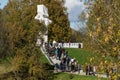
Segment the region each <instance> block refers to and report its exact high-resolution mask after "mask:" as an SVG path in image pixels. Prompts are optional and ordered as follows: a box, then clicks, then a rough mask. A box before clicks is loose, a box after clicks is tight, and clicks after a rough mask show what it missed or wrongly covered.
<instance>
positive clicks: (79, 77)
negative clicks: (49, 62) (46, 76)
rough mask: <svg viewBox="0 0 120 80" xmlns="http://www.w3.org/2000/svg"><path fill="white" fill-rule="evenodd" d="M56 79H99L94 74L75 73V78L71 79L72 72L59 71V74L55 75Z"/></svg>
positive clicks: (102, 79) (103, 79)
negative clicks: (82, 74)
mask: <svg viewBox="0 0 120 80" xmlns="http://www.w3.org/2000/svg"><path fill="white" fill-rule="evenodd" d="M54 80H98V78H97V77H94V76H81V75H73V78H72V79H70V74H67V73H58V74H56V75H55V79H54ZM100 80H106V79H105V78H101V79H100Z"/></svg>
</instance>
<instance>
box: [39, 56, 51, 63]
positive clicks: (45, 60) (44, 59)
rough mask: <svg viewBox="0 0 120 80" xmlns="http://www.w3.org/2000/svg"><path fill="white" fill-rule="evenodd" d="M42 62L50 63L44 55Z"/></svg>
mask: <svg viewBox="0 0 120 80" xmlns="http://www.w3.org/2000/svg"><path fill="white" fill-rule="evenodd" d="M40 60H41V61H42V63H49V61H48V60H47V58H46V57H45V56H44V54H41V58H40Z"/></svg>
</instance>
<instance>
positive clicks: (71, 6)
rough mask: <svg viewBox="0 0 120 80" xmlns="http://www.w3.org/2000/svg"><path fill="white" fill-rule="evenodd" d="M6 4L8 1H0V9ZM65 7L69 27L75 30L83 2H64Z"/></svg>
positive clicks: (73, 0) (68, 0) (71, 0)
mask: <svg viewBox="0 0 120 80" xmlns="http://www.w3.org/2000/svg"><path fill="white" fill-rule="evenodd" d="M83 1H84V0H83ZM7 2H8V0H0V8H1V9H2V8H3V7H4V6H5V5H6V4H7ZM65 6H66V7H67V9H68V10H67V11H68V16H69V21H70V26H71V28H73V29H76V30H77V26H76V22H77V21H78V16H79V15H80V13H81V11H82V10H83V9H84V5H83V2H80V0H66V3H65Z"/></svg>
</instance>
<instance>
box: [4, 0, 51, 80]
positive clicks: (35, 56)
mask: <svg viewBox="0 0 120 80" xmlns="http://www.w3.org/2000/svg"><path fill="white" fill-rule="evenodd" d="M39 3H40V2H39V0H38V1H37V2H36V1H34V0H9V2H8V4H7V6H6V7H5V8H4V9H3V11H2V14H3V15H2V16H4V20H3V23H4V27H5V29H6V31H7V33H6V34H7V35H6V37H7V46H8V48H7V51H8V54H10V56H11V57H12V58H13V61H12V65H13V73H14V75H15V78H17V79H18V78H20V79H24V80H50V79H51V78H52V76H51V75H50V74H49V71H47V70H46V67H45V66H44V64H43V63H42V62H41V61H40V58H41V51H40V49H39V47H37V46H36V40H37V35H38V33H39V32H40V31H41V32H44V30H45V26H44V24H42V23H39V21H37V20H35V19H34V17H35V15H36V13H37V12H36V8H37V4H39Z"/></svg>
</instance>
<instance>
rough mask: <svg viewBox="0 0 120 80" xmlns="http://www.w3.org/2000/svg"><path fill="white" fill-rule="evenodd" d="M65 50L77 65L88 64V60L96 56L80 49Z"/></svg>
mask: <svg viewBox="0 0 120 80" xmlns="http://www.w3.org/2000/svg"><path fill="white" fill-rule="evenodd" d="M66 50H67V51H68V55H69V56H70V57H71V58H76V60H78V63H79V64H82V65H84V64H85V63H89V62H90V58H92V57H97V56H98V55H97V54H96V55H95V54H94V53H91V52H89V51H86V50H84V49H80V48H67V49H66Z"/></svg>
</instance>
